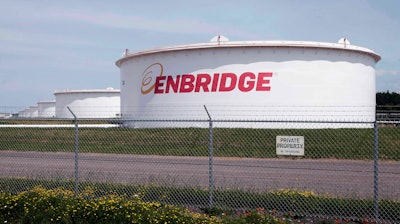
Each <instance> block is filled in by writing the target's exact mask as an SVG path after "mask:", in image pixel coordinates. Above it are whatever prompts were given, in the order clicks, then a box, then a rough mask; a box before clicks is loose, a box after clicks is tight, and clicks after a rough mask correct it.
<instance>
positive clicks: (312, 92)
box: [117, 44, 380, 125]
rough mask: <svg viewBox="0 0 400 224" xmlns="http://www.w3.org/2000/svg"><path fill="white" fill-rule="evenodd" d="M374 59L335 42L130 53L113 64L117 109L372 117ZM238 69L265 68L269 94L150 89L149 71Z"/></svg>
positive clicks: (135, 114)
mask: <svg viewBox="0 0 400 224" xmlns="http://www.w3.org/2000/svg"><path fill="white" fill-rule="evenodd" d="M171 49H172V48H171ZM360 49H361V50H360ZM379 59H380V57H379V56H378V55H376V54H375V53H373V52H372V51H370V50H368V49H365V48H359V47H355V46H354V47H352V48H350V47H349V46H343V45H338V44H332V47H326V46H322V47H321V46H319V45H318V44H313V45H312V46H311V45H310V44H304V47H299V46H282V45H279V46H257V47H254V46H249V44H247V45H246V46H242V47H223V46H219V47H212V48H207V47H205V48H197V49H190V48H188V49H185V50H182V49H180V50H167V51H165V50H164V51H159V52H157V51H152V52H145V53H137V54H133V55H131V56H128V57H126V58H122V59H120V60H119V61H117V65H118V66H119V67H120V70H121V113H122V115H123V117H124V118H130V119H165V118H167V119H207V118H208V116H207V114H206V112H205V111H204V108H203V105H206V106H207V108H208V110H209V112H210V114H211V116H212V118H213V119H214V120H219V119H220V120H226V119H246V120H260V119H267V120H313V121H317V120H324V121H326V120H329V121H355V120H356V121H373V120H374V119H375V69H374V67H375V64H376V62H377V61H378V60H379ZM245 72H251V73H254V74H255V75H257V74H258V73H260V72H261V73H263V72H267V73H272V77H269V78H268V79H269V80H270V83H269V84H266V85H267V86H270V91H255V90H254V89H252V90H251V91H248V92H243V91H240V90H239V89H238V88H237V87H236V88H235V89H233V90H232V91H228V92H207V91H204V90H203V89H200V91H199V92H185V93H174V92H172V91H171V92H169V93H167V94H165V93H164V94H155V93H154V89H156V88H155V87H154V88H153V89H151V87H153V86H154V85H155V80H156V76H173V77H176V76H177V75H183V74H192V75H193V76H195V77H197V75H198V74H203V73H207V74H210V75H211V76H213V74H214V73H219V74H222V73H235V74H236V75H237V76H240V75H241V74H242V73H245ZM164 83H165V81H164ZM264 84H265V83H264ZM149 89H151V91H149V93H145V94H144V93H142V91H143V90H144V92H146V91H147V90H149ZM165 89H166V87H165V86H162V87H160V88H158V90H161V91H165ZM209 89H211V84H210V87H209ZM205 125H208V124H205Z"/></svg>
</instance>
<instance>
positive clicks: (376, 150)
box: [374, 121, 379, 223]
mask: <svg viewBox="0 0 400 224" xmlns="http://www.w3.org/2000/svg"><path fill="white" fill-rule="evenodd" d="M378 143H379V141H378V124H377V122H376V121H375V122H374V215H375V223H379V197H378V190H379V188H378V168H379V167H378V160H379V144H378Z"/></svg>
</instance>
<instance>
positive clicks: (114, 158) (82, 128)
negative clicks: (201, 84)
mask: <svg viewBox="0 0 400 224" xmlns="http://www.w3.org/2000/svg"><path fill="white" fill-rule="evenodd" d="M398 124H399V123H398V121H393V120H392V121H391V122H390V123H387V122H382V121H379V122H343V121H342V122H341V121H329V122H328V121H325V122H322V121H321V122H315V121H314V122H307V121H285V120H274V121H268V120H258V121H244V120H229V121H227V120H212V119H211V117H210V119H206V120H122V119H93V120H92V119H79V118H77V119H63V120H60V119H32V120H23V119H13V118H10V119H3V120H1V124H0V155H1V156H0V167H1V171H0V185H1V186H0V187H1V189H2V190H3V191H7V192H12V193H18V192H21V191H24V190H27V189H31V188H33V187H34V186H37V185H42V186H44V187H47V188H54V187H64V188H69V189H73V190H74V191H75V193H76V194H80V193H81V192H85V191H87V190H88V189H91V190H93V192H94V196H100V195H104V194H109V193H110V192H116V193H119V194H127V195H137V196H138V197H141V199H142V200H145V201H159V202H162V203H169V204H176V205H183V206H187V207H190V208H197V209H203V210H206V209H212V208H220V209H232V210H241V209H255V208H262V209H267V210H270V211H276V212H282V213H290V214H291V215H293V216H300V217H301V216H307V217H327V218H349V219H352V220H375V221H379V222H382V223H399V222H400V188H399V187H398V185H399V184H400V128H399V127H398Z"/></svg>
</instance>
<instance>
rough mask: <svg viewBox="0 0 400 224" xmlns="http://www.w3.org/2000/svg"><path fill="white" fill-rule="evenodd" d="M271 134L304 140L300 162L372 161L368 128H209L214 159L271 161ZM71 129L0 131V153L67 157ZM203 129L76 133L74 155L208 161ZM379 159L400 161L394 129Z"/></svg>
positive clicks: (384, 135)
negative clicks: (302, 138) (33, 152)
mask: <svg viewBox="0 0 400 224" xmlns="http://www.w3.org/2000/svg"><path fill="white" fill-rule="evenodd" d="M277 135H289V136H304V139H305V156H304V158H312V159H318V158H337V159H360V160H372V159H373V146H374V137H373V136H374V135H373V129H361V128H360V129H348V128H343V129H246V128H232V129H230V128H214V129H213V149H214V155H215V156H221V157H252V158H274V157H277V155H276V151H275V141H276V136H277ZM74 141H75V137H74V129H73V128H1V129H0V150H15V151H46V152H72V151H74V149H75V146H74ZM208 147H209V132H208V129H203V128H146V129H135V128H81V129H79V151H80V152H83V153H85V152H91V153H118V154H141V155H166V156H208V153H209V149H208ZM379 148H380V153H379V156H380V158H381V159H387V160H397V161H398V160H400V128H379Z"/></svg>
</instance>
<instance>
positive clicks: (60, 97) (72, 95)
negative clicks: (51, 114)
mask: <svg viewBox="0 0 400 224" xmlns="http://www.w3.org/2000/svg"><path fill="white" fill-rule="evenodd" d="M54 95H55V97H56V105H55V116H56V117H57V118H73V115H72V114H71V112H70V111H69V110H68V107H69V108H70V109H71V110H72V112H74V114H75V115H76V117H77V118H116V117H118V116H119V114H120V90H119V89H113V88H107V89H87V90H64V91H56V92H54Z"/></svg>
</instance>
